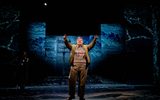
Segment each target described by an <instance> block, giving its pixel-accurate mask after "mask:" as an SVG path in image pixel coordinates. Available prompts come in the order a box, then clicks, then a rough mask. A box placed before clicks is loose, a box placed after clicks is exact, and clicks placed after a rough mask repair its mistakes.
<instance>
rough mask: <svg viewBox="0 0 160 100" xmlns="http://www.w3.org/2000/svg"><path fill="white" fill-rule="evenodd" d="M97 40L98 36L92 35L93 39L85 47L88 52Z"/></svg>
mask: <svg viewBox="0 0 160 100" xmlns="http://www.w3.org/2000/svg"><path fill="white" fill-rule="evenodd" d="M97 38H98V35H94V39H93V40H92V41H91V42H90V43H89V44H88V45H87V47H88V50H90V49H91V48H93V46H94V45H95V44H96V40H97Z"/></svg>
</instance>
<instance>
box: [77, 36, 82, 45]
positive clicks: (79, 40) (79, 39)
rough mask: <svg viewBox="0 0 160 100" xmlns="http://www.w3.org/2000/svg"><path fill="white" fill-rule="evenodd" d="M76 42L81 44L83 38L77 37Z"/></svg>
mask: <svg viewBox="0 0 160 100" xmlns="http://www.w3.org/2000/svg"><path fill="white" fill-rule="evenodd" d="M77 44H78V45H82V44H83V39H82V37H78V38H77Z"/></svg>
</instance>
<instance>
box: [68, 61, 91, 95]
mask: <svg viewBox="0 0 160 100" xmlns="http://www.w3.org/2000/svg"><path fill="white" fill-rule="evenodd" d="M87 72H88V68H87V66H86V64H85V63H74V65H73V66H71V68H70V73H69V95H70V96H71V97H74V96H75V90H76V82H77V79H78V96H79V97H80V98H83V97H84V94H85V83H86V79H87Z"/></svg>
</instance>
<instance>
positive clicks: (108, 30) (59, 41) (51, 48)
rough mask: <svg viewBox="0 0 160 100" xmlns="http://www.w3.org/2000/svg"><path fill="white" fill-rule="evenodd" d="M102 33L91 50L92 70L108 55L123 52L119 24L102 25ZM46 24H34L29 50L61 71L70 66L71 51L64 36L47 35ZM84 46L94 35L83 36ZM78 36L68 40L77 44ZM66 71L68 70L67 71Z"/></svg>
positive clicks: (30, 35) (122, 32)
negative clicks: (65, 42)
mask: <svg viewBox="0 0 160 100" xmlns="http://www.w3.org/2000/svg"><path fill="white" fill-rule="evenodd" d="M100 27H101V28H100V29H101V32H100V35H99V36H98V40H97V43H96V45H95V46H94V47H93V49H91V51H90V52H89V55H90V57H91V65H90V67H91V68H94V67H96V66H97V64H98V62H100V61H101V60H103V59H105V58H106V57H107V55H111V54H117V53H121V51H122V50H123V45H124V44H123V43H122V41H123V40H122V37H123V34H124V31H123V28H122V26H121V25H119V24H101V26H100ZM45 29H46V24H45V23H32V24H31V25H30V27H29V30H28V32H29V35H28V39H29V40H28V41H29V44H28V45H29V47H30V48H29V49H30V51H31V52H34V53H35V54H37V55H38V56H41V57H42V58H43V59H44V61H46V63H49V64H51V65H53V67H54V68H56V69H59V70H61V69H62V68H64V66H66V67H68V66H69V54H70V51H69V49H68V48H66V46H65V44H64V41H63V36H58V35H57V36H55V35H46V31H45ZM82 37H83V39H84V44H89V43H90V42H91V41H92V39H93V37H94V36H93V35H89V36H82ZM76 39H77V36H68V40H69V41H70V42H71V43H72V44H75V43H76ZM65 70H66V69H65Z"/></svg>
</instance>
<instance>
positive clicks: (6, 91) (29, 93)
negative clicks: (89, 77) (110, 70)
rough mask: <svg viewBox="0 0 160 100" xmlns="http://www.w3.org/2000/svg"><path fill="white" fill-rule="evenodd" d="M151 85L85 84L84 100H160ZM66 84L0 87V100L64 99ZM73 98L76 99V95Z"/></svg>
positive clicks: (66, 92) (66, 91)
mask: <svg viewBox="0 0 160 100" xmlns="http://www.w3.org/2000/svg"><path fill="white" fill-rule="evenodd" d="M152 88H153V87H152V86H151V85H129V84H109V83H108V84H87V85H86V93H85V98H86V100H160V95H158V94H157V93H156V92H155V91H154V92H153V90H152ZM67 97H68V85H66V84H61V85H59V84H52V85H46V86H45V85H43V86H42V85H32V86H31V85H30V86H26V87H25V90H24V91H20V90H19V88H17V87H1V88H0V100H66V98H67ZM73 100H78V96H77V95H76V98H75V99H73Z"/></svg>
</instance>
